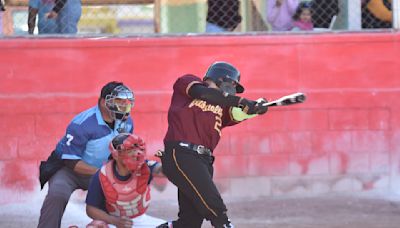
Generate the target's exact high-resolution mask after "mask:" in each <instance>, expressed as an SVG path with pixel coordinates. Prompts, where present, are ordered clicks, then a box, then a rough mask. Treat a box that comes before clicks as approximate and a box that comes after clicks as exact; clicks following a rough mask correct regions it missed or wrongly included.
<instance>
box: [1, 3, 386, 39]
mask: <svg viewBox="0 0 400 228" xmlns="http://www.w3.org/2000/svg"><path fill="white" fill-rule="evenodd" d="M0 1H1V3H2V4H1V5H0V10H1V9H2V7H3V6H5V7H4V8H5V11H0V34H1V35H3V36H21V35H29V34H33V35H51V34H58V35H59V34H64V35H71V34H72V35H74V34H77V35H99V34H102V35H139V34H141V35H142V34H157V33H161V34H169V33H204V32H210V33H214V32H291V31H332V30H344V31H346V30H351V31H354V30H357V31H359V30H366V29H390V28H392V21H393V14H392V0H208V1H207V0H0Z"/></svg>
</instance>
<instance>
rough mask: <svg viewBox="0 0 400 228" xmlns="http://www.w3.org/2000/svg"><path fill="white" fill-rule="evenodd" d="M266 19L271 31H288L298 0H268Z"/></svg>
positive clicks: (291, 25) (291, 26) (290, 27)
mask: <svg viewBox="0 0 400 228" xmlns="http://www.w3.org/2000/svg"><path fill="white" fill-rule="evenodd" d="M267 3H268V4H267V20H268V23H269V24H270V25H271V27H272V31H289V30H291V29H292V28H293V21H292V16H293V14H294V13H295V12H296V8H297V6H298V5H299V0H268V1H267Z"/></svg>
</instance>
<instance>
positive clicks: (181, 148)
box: [158, 62, 267, 228]
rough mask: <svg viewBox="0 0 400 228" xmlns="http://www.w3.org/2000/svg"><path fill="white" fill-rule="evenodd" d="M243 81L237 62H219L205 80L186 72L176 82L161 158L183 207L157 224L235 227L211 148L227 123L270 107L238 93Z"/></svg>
mask: <svg viewBox="0 0 400 228" xmlns="http://www.w3.org/2000/svg"><path fill="white" fill-rule="evenodd" d="M239 81H240V72H239V71H238V70H237V69H236V68H235V67H234V66H233V65H231V64H229V63H227V62H216V63H213V64H212V65H211V66H210V67H209V69H208V71H207V73H206V75H205V77H204V78H203V80H202V79H201V78H199V77H197V76H195V75H191V74H187V75H184V76H182V77H180V78H178V79H177V81H176V82H175V84H174V86H173V95H172V100H171V105H170V108H169V111H168V131H167V134H166V136H165V138H164V144H165V152H164V154H163V155H162V157H161V162H162V166H163V173H164V174H165V175H166V176H167V177H168V179H169V180H170V181H171V182H172V183H173V184H174V185H176V186H177V187H178V201H179V213H178V219H177V220H176V221H173V222H169V223H164V224H162V225H160V226H158V227H159V228H166V227H174V228H175V227H178V228H180V227H185V228H187V227H190V228H197V227H198V228H200V227H201V225H202V223H203V220H204V219H207V220H210V221H211V224H212V225H213V226H214V227H216V228H225V227H233V225H232V223H231V222H230V220H229V219H228V215H227V208H226V206H225V203H224V202H223V200H222V198H221V195H220V193H219V191H218V189H217V188H216V186H215V184H214V182H213V172H214V170H213V163H214V155H213V150H214V149H215V147H216V146H217V144H218V141H219V140H220V137H221V131H222V129H223V128H225V127H227V126H232V125H235V124H237V123H239V122H241V121H243V120H245V119H249V118H251V117H254V116H256V115H257V114H264V113H266V112H267V106H263V104H264V103H266V100H265V99H260V100H258V101H253V100H248V99H246V98H242V97H239V96H236V93H242V92H243V91H244V88H243V86H242V85H241V84H240V82H239Z"/></svg>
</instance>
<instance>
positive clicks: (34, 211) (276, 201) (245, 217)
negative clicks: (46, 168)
mask: <svg viewBox="0 0 400 228" xmlns="http://www.w3.org/2000/svg"><path fill="white" fill-rule="evenodd" d="M40 204H41V202H35V201H32V202H30V203H25V204H8V205H1V206H0V227H7V228H17V227H18V228H25V227H26V228H30V227H36V226H37V219H38V215H39V210H40ZM227 206H228V209H229V211H228V214H229V217H230V218H231V220H232V221H233V223H234V225H235V227H238V228H242V227H243V228H247V227H249V228H264V227H266V228H292V227H293V228H317V227H318V228H378V227H379V228H398V227H400V225H399V224H400V197H387V196H382V195H375V194H374V195H371V194H367V195H365V194H359V195H334V196H332V195H329V196H317V197H268V198H262V199H257V200H251V201H243V200H237V199H235V200H230V201H228V202H227ZM177 207H178V206H177V202H175V201H170V200H169V201H167V200H164V201H153V202H152V204H151V206H150V209H149V211H148V214H149V215H152V216H155V217H159V218H163V219H166V220H171V219H174V218H176V214H177ZM82 212H84V204H83V202H77V201H76V200H75V201H72V202H71V203H70V204H69V205H68V207H67V210H66V212H65V215H64V218H63V225H62V227H68V226H69V225H79V227H84V224H87V222H88V221H89V218H87V217H86V215H84V214H83V215H82ZM209 227H211V226H210V225H209V222H207V221H205V222H204V223H203V228H209Z"/></svg>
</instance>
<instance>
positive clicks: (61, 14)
mask: <svg viewBox="0 0 400 228" xmlns="http://www.w3.org/2000/svg"><path fill="white" fill-rule="evenodd" d="M81 14H82V3H81V0H55V6H54V8H53V10H52V11H50V13H49V14H48V15H47V18H49V19H56V20H57V24H58V26H59V27H58V33H60V34H76V33H77V32H78V22H79V19H80V18H81Z"/></svg>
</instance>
